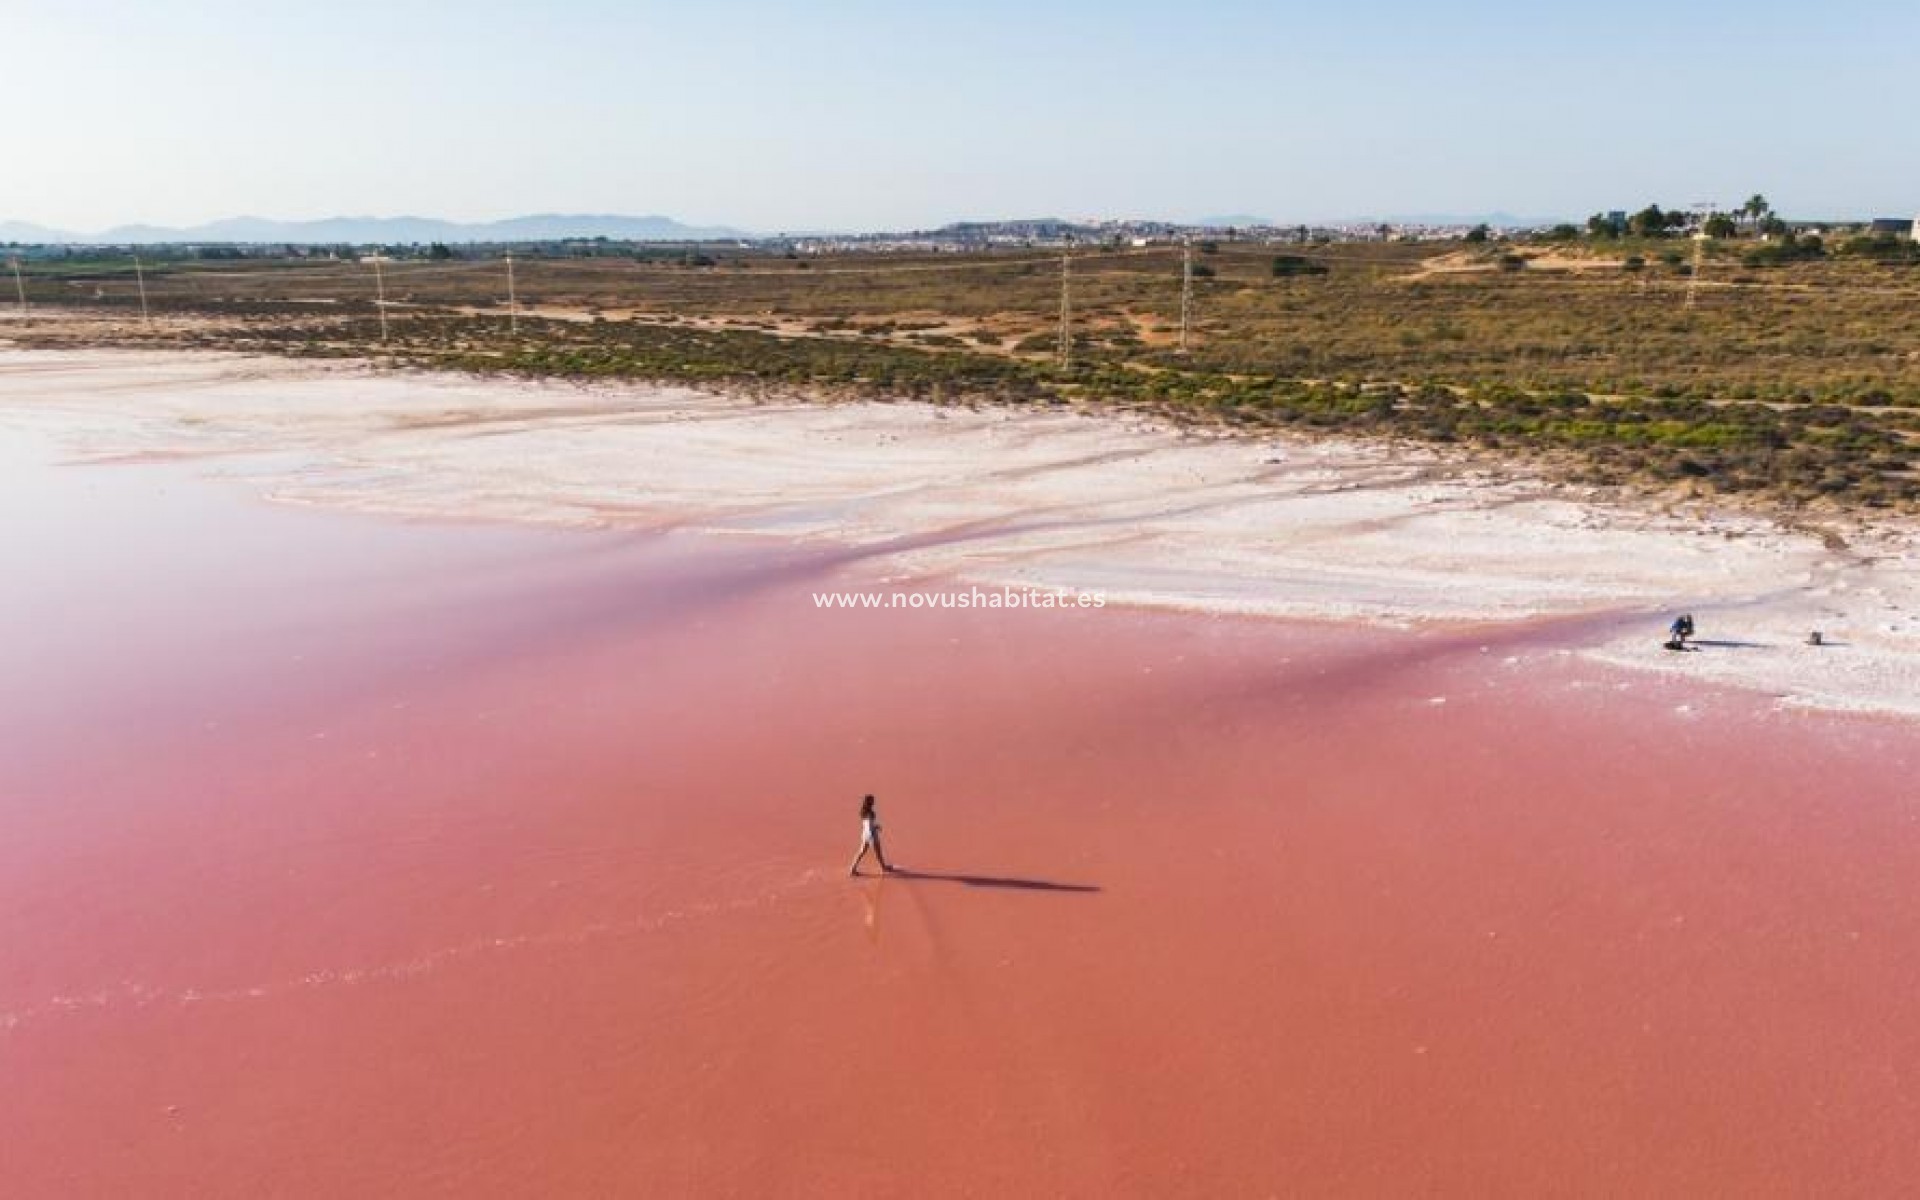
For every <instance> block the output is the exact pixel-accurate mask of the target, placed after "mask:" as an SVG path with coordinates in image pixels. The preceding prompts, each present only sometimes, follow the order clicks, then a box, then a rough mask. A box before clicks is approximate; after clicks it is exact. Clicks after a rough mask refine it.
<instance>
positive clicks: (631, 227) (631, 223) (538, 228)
mask: <svg viewBox="0 0 1920 1200" xmlns="http://www.w3.org/2000/svg"><path fill="white" fill-rule="evenodd" d="M745 236H747V235H746V234H744V233H742V232H741V231H740V230H737V229H728V228H725V227H723V226H700V225H683V224H681V223H680V222H679V221H676V220H674V219H673V218H671V217H657V216H655V217H622V216H611V215H596V214H565V213H540V214H538V215H535V216H529V217H512V218H509V219H507V220H504V221H482V222H477V223H469V222H462V221H442V220H439V219H438V218H435V217H327V218H324V219H322V220H317V221H274V220H269V219H267V218H265V217H229V218H227V219H225V220H221V221H209V222H208V223H206V224H204V225H188V226H183V227H170V226H164V225H120V226H116V227H114V228H112V229H108V230H103V231H101V232H99V233H74V232H72V231H70V230H62V229H48V228H47V227H45V226H43V225H34V224H31V223H29V222H25V221H0V242H38V243H62V242H65V243H74V244H80V245H151V244H154V243H157V242H241V243H246V242H266V243H273V242H290V243H294V244H320V245H328V244H334V243H341V244H347V245H356V246H358V245H369V244H382V245H386V244H396V243H397V244H411V243H414V242H422V243H426V242H545V241H556V240H559V239H562V238H595V237H604V238H608V239H610V240H613V241H623V242H700V241H716V240H724V239H730V238H738V237H745Z"/></svg>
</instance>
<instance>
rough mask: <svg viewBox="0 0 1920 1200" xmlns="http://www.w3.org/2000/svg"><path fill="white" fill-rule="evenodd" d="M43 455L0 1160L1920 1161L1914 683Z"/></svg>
mask: <svg viewBox="0 0 1920 1200" xmlns="http://www.w3.org/2000/svg"><path fill="white" fill-rule="evenodd" d="M8 458H9V461H8V462H7V463H6V464H5V465H6V466H7V471H6V472H5V482H4V483H3V484H0V488H4V490H5V500H6V505H5V508H4V510H0V511H4V514H5V515H4V516H3V517H0V553H3V554H4V560H5V561H6V562H7V563H8V564H9V568H10V571H9V575H8V579H7V584H6V587H5V589H4V593H0V620H4V626H3V628H4V630H5V637H4V641H0V688H3V689H4V690H3V691H0V705H3V707H0V947H4V951H0V955H3V956H0V1079H4V1080H5V1086H4V1088H0V1163H4V1171H5V1177H6V1182H5V1186H4V1190H5V1192H6V1193H7V1194H9V1195H19V1196H52V1195H126V1194H152V1195H183V1196H186V1195H191V1196H208V1195H233V1196H240V1195H247V1196H252V1195H259V1194H263V1193H274V1194H294V1195H314V1196H340V1195H365V1194H409V1195H417V1194H458V1195H473V1194H489V1195H500V1194H522V1195H536V1194H538V1195H554V1194H563V1195H574V1194H620V1195H678V1194H697V1195H729V1194H738V1195H764V1194H769V1193H773V1194H809V1193H820V1192H829V1191H830V1192H834V1193H838V1194H848V1195H866V1194H888V1195H900V1194H914V1195H950V1194H1022V1195H1031V1194H1065V1195H1086V1196H1105V1195H1114V1194H1132V1195H1143V1196H1163V1195H1209V1196H1211V1195H1225V1194H1232V1195H1240V1194H1269V1193H1273V1194H1374V1195H1405V1194H1408V1193H1437V1194H1456V1195H1475V1196H1478V1195H1489V1194H1501V1195H1538V1194H1541V1193H1555V1194H1594V1195H1602V1194H1604V1195H1620V1194H1636V1195H1644V1194H1664V1195H1676V1196H1678V1195H1685V1196H1697V1195H1703V1194H1720V1195H1741V1196H1750V1195H1756V1194H1780V1195H1785V1194H1806V1193H1808V1192H1816V1191H1817V1192H1821V1193H1823V1194H1849V1193H1851V1194H1860V1195H1888V1194H1896V1193H1900V1192H1903V1191H1905V1190H1908V1188H1909V1187H1910V1186H1911V1181H1912V1180H1913V1179H1915V1178H1920V1097H1916V1095H1915V1092H1914V1084H1913V1082H1912V1081H1913V1080H1914V1079H1915V1078H1916V1077H1917V1076H1920V1011H1917V1010H1916V1004H1915V1000H1914V997H1915V996H1916V995H1920V883H1916V880H1920V820H1917V818H1920V802H1916V798H1915V794H1914V792H1913V789H1912V787H1911V784H1910V783H1909V781H1910V780H1911V779H1912V778H1913V776H1914V769H1915V766H1916V749H1920V735H1917V733H1916V729H1915V727H1914V726H1912V725H1909V724H1904V723H1900V722H1894V721H1883V720H1877V719H1839V718H1832V717H1822V716H1812V715H1806V714H1794V713H1782V712H1776V711H1773V710H1772V709H1771V708H1770V707H1769V706H1768V704H1767V703H1765V702H1764V701H1761V700H1758V699H1752V698H1746V697H1741V696H1737V695H1730V694H1726V693H1717V692H1710V691H1704V690H1699V689H1695V688H1692V687H1690V686H1689V685H1687V684H1685V683H1684V682H1675V683H1654V682H1649V681H1648V680H1645V679H1640V678H1629V677H1622V676H1616V675H1610V674H1606V673H1603V672H1600V671H1598V670H1596V669H1594V668H1591V667H1588V666H1584V665H1581V664H1580V663H1579V662H1578V660H1574V659H1570V658H1568V657H1566V656H1562V655H1557V654H1555V653H1554V652H1553V651H1554V650H1555V648H1556V647H1558V646H1559V645H1561V644H1563V643H1566V642H1568V641H1570V640H1576V639H1577V638H1578V637H1580V636H1582V633H1581V631H1580V629H1579V628H1577V627H1574V628H1543V629H1536V630H1530V631H1518V632H1515V631H1506V632H1500V631H1451V632H1444V631H1437V632H1429V633H1425V634H1389V633H1376V632H1363V631H1352V630H1342V629H1336V628H1326V627H1302V626H1294V625H1285V624H1276V623H1261V622H1247V621H1237V620H1221V619H1208V618H1204V617H1196V616H1182V615H1170V614H1143V613H1138V612H1132V613H1130V612H1123V611H1117V610H1113V609H1108V610H1106V611H1104V612H1099V613H1085V612H1076V613H1072V614H1060V613H1018V614H1009V613H1003V612H988V611H973V612H957V611H946V612H940V613H928V612H884V611H882V612H873V611H865V612H847V611H823V610H818V609H815V608H814V607H813V606H812V604H811V602H810V600H809V594H810V593H811V592H812V591H814V590H817V589H820V588H824V587H827V586H836V587H846V586H860V585H861V581H862V576H861V575H860V573H859V565H858V563H857V562H848V561H846V560H845V556H841V555H835V554H831V553H828V552H826V551H822V550H817V549H807V548H801V547H794V546H781V545H774V544H769V543H757V542H756V543H744V544H733V543H729V544H713V543H705V542H700V541H697V540H694V539H690V538H686V537H680V536H665V535H648V534H586V533H557V532H549V531H526V530H513V529H504V528H485V527H472V528H463V527H459V526H451V525H407V524H400V523H392V522H383V521H379V520H374V519H369V518H359V517H345V516H339V515H334V514H326V513H316V512H304V511H295V510H286V509H276V508H272V507H268V506H265V505H262V504H259V503H257V502H255V501H252V500H250V499H248V498H247V492H246V489H244V488H242V487H240V486H238V485H234V484H231V483H219V482H208V481H206V480H204V479H203V478H201V476H202V474H203V473H204V471H205V469H206V468H204V467H195V466H191V465H187V466H182V465H172V466H125V465H121V466H74V467H62V468H53V467H49V466H47V465H46V452H45V449H44V448H43V447H36V446H24V447H15V448H13V449H11V450H10V452H9V456H8ZM1510 660H1511V661H1510ZM1683 706H1684V710H1683ZM867 791H872V792H875V793H877V794H878V796H879V798H880V806H881V813H882V816H883V818H884V820H885V823H886V833H887V838H888V842H889V850H890V851H891V853H892V854H893V855H894V856H895V857H896V858H897V859H898V860H900V861H901V862H903V863H904V864H906V865H907V866H909V867H910V868H913V869H914V870H915V872H917V874H915V875H913V876H908V877H894V878H889V879H885V880H879V879H868V880H863V881H850V880H848V879H847V878H846V877H845V863H846V861H847V859H848V858H849V857H850V856H851V854H852V852H853V850H854V849H855V840H856V833H857V824H856V821H855V817H854V810H855V807H856V805H857V801H858V798H859V796H860V794H861V793H863V792H867Z"/></svg>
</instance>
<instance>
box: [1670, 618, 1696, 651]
mask: <svg viewBox="0 0 1920 1200" xmlns="http://www.w3.org/2000/svg"><path fill="white" fill-rule="evenodd" d="M1692 636H1693V614H1692V613H1681V614H1680V615H1679V616H1677V617H1675V618H1674V619H1673V625H1672V627H1671V628H1669V629H1668V630H1667V641H1666V647H1667V649H1669V650H1685V649H1686V648H1687V639H1688V638H1690V637H1692Z"/></svg>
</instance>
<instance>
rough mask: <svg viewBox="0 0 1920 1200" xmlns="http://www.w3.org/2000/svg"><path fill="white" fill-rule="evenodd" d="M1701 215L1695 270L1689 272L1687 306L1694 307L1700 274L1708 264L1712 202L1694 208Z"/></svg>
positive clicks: (1696, 232)
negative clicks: (1708, 224)
mask: <svg viewBox="0 0 1920 1200" xmlns="http://www.w3.org/2000/svg"><path fill="white" fill-rule="evenodd" d="M1693 209H1694V211H1695V212H1697V213H1699V214H1700V228H1698V229H1696V230H1694V231H1693V269H1692V270H1690V271H1688V272H1687V304H1686V306H1687V307H1688V308H1692V307H1693V300H1694V296H1695V294H1696V293H1697V292H1699V290H1700V272H1701V270H1702V269H1704V268H1705V266H1706V262H1707V221H1708V219H1709V218H1710V217H1711V216H1712V215H1713V202H1712V201H1711V200H1709V201H1706V202H1705V203H1702V204H1696V205H1694V206H1693Z"/></svg>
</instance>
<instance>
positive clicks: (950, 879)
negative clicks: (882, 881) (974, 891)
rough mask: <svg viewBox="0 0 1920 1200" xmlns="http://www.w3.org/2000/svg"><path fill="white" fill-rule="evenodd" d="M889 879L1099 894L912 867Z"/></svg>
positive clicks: (1079, 886) (1087, 888)
mask: <svg viewBox="0 0 1920 1200" xmlns="http://www.w3.org/2000/svg"><path fill="white" fill-rule="evenodd" d="M887 878H889V879H917V880H923V881H926V882H929V883H963V884H965V885H966V886H968V887H977V888H1007V889H1010V890H1012V891H1019V892H1082V893H1084V892H1097V891H1099V890H1100V889H1099V887H1098V886H1096V885H1094V884H1091V883H1055V882H1054V881H1053V880H1050V879H1014V878H1009V877H1005V876H1000V875H958V874H951V873H947V872H942V871H916V870H914V869H913V868H912V867H895V868H893V870H891V871H889V872H887Z"/></svg>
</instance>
